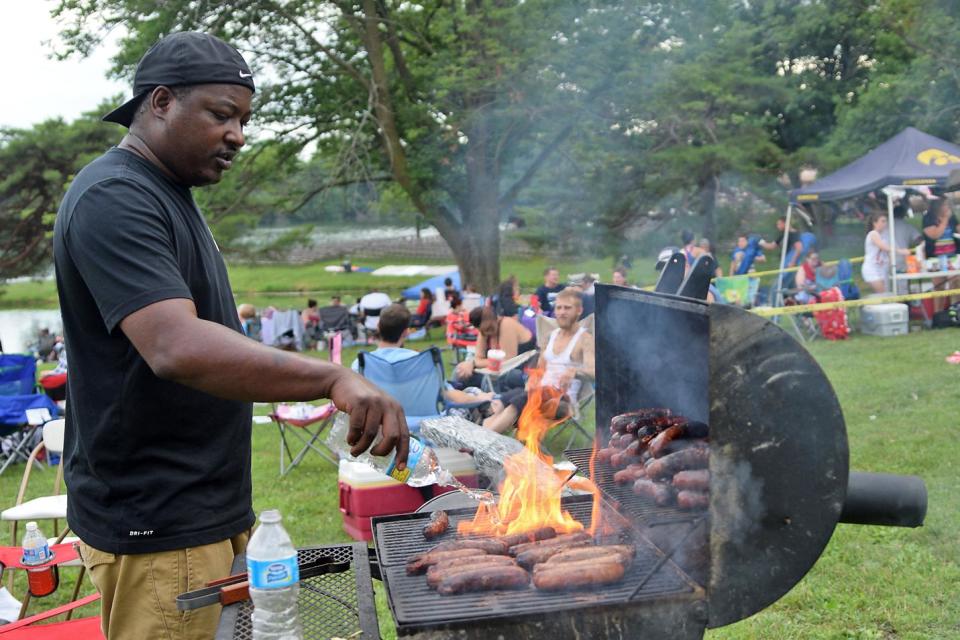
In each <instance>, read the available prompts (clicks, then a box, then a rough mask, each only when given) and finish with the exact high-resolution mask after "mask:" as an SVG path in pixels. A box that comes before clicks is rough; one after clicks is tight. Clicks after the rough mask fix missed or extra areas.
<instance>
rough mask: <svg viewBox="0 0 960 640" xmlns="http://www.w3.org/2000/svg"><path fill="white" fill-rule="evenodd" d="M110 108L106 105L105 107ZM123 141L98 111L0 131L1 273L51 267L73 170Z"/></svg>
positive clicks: (15, 273)
mask: <svg viewBox="0 0 960 640" xmlns="http://www.w3.org/2000/svg"><path fill="white" fill-rule="evenodd" d="M104 109H106V107H104ZM118 141H119V135H118V132H117V131H116V130H115V129H112V128H111V127H104V126H102V125H101V124H100V123H99V121H98V118H97V117H96V116H95V115H94V114H87V115H85V116H83V117H82V118H80V119H78V120H76V121H75V122H72V123H70V124H67V123H65V122H64V121H63V120H61V119H54V120H47V121H45V122H42V123H40V124H38V125H36V126H34V127H32V128H30V129H4V130H0V274H3V276H5V277H15V276H21V275H33V274H35V273H36V272H37V271H38V270H41V269H43V268H45V267H46V266H48V265H49V263H50V261H51V258H52V254H53V243H52V241H51V237H52V231H53V223H54V220H55V218H56V213H57V207H58V206H59V205H60V199H61V198H62V197H63V194H64V191H65V190H66V186H67V184H68V183H69V181H70V180H71V179H72V178H73V176H74V174H76V172H77V171H79V170H80V169H81V168H83V166H84V165H85V164H87V162H89V161H90V160H92V159H93V158H95V157H96V156H98V155H100V154H101V153H103V151H104V150H105V149H106V148H108V147H109V146H111V145H112V144H115V143H116V142H118Z"/></svg>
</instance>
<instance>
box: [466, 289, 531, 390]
mask: <svg viewBox="0 0 960 640" xmlns="http://www.w3.org/2000/svg"><path fill="white" fill-rule="evenodd" d="M470 324H472V325H473V326H474V327H476V328H477V330H478V331H479V335H478V336H477V347H476V349H477V351H476V356H475V357H474V358H473V359H472V360H465V361H464V362H461V363H460V364H458V365H457V367H456V369H454V371H453V375H454V379H455V380H457V381H460V382H462V383H463V384H464V385H466V386H472V387H479V386H480V385H481V383H482V381H483V376H481V375H480V374H478V373H476V369H482V368H484V367H487V366H489V364H490V361H489V360H488V359H487V351H489V350H490V349H500V350H501V351H503V352H504V353H505V354H506V355H504V359H505V360H509V359H510V358H514V357H516V356H517V355H519V354H521V353H526V352H527V351H532V350H534V349H536V348H537V340H536V338H535V337H534V335H533V332H532V331H530V330H529V329H527V328H526V327H525V326H523V325H522V324H520V322H519V321H517V319H516V318H513V317H510V316H504V317H502V318H501V317H497V314H496V312H495V311H494V310H493V307H490V306H483V307H477V308H476V309H474V310H473V311H471V312H470ZM511 373H513V372H511ZM517 375H520V373H519V372H517ZM497 382H498V386H500V388H503V385H506V386H512V387H513V386H520V387H522V386H523V380H522V379H520V378H518V377H517V376H510V375H508V376H501V377H500V379H499V380H498V381H497Z"/></svg>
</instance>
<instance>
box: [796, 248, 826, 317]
mask: <svg viewBox="0 0 960 640" xmlns="http://www.w3.org/2000/svg"><path fill="white" fill-rule="evenodd" d="M819 267H820V254H819V253H817V252H815V251H813V252H811V253H809V254H807V257H806V259H805V260H804V261H803V264H801V265H800V268H799V269H798V270H797V276H796V284H797V286H796V289H797V293H796V294H795V295H794V298H795V299H796V301H797V302H799V303H800V304H810V303H812V302H819V301H820V296H819V293H820V292H819V291H818V290H817V269H818V268H819Z"/></svg>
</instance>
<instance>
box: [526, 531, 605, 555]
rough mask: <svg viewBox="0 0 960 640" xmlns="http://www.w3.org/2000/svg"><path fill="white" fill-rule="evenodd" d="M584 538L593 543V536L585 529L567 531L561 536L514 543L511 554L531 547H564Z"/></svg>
mask: <svg viewBox="0 0 960 640" xmlns="http://www.w3.org/2000/svg"><path fill="white" fill-rule="evenodd" d="M584 540H586V541H587V542H591V543H592V542H593V538H591V537H590V534H589V533H584V532H583V531H578V532H576V533H565V534H563V535H561V536H556V537H554V538H548V539H546V540H537V541H536V542H525V543H523V544H518V545H514V546H512V547H510V555H512V556H516V555H519V554H521V553H523V552H524V551H527V550H529V549H542V548H544V547H553V546H559V547H562V546H563V545H565V544H569V543H571V542H580V541H584Z"/></svg>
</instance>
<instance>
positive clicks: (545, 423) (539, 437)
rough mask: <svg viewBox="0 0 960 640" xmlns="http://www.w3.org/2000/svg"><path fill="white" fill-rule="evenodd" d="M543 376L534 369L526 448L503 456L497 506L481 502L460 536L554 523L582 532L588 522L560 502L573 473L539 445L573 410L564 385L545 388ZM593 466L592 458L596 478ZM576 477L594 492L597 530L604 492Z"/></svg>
mask: <svg viewBox="0 0 960 640" xmlns="http://www.w3.org/2000/svg"><path fill="white" fill-rule="evenodd" d="M542 377H543V371H540V370H534V371H531V373H530V382H529V385H528V392H527V404H526V406H525V407H524V409H523V413H521V414H520V419H519V421H518V427H517V439H519V440H520V441H522V442H523V443H524V445H525V446H524V448H523V450H522V451H520V452H518V453H516V454H514V455H512V456H510V457H509V458H507V459H506V460H504V463H503V468H504V472H505V477H504V480H503V482H502V483H501V485H500V487H499V490H500V499H499V500H498V502H497V503H496V504H495V505H490V504H488V503H481V504H480V506H479V507H478V508H477V513H476V514H475V515H474V518H473V521H472V522H466V521H463V522H461V523H460V524H459V525H458V526H457V531H459V532H460V533H461V534H463V535H509V534H514V533H523V532H525V531H532V530H534V529H539V528H541V527H547V526H550V527H553V528H554V529H555V530H556V531H557V533H572V532H575V531H582V530H583V524H582V523H580V522H578V521H577V520H575V519H574V518H573V516H571V515H570V513H569V512H567V511H565V510H564V509H563V508H562V506H561V504H560V499H561V496H562V492H563V486H564V484H566V483H567V481H568V480H569V479H570V478H569V472H566V471H563V472H558V471H556V470H555V469H554V467H553V458H552V457H551V456H550V455H549V454H547V453H544V452H543V451H542V450H541V449H540V443H541V442H542V441H543V438H544V436H546V434H547V433H548V432H549V431H550V430H551V429H553V428H554V427H556V426H557V425H559V424H561V423H563V422H564V421H565V420H566V419H567V417H568V416H569V412H570V409H569V408H568V407H567V406H566V405H567V402H566V401H563V400H564V395H563V392H562V391H561V390H560V389H557V388H555V387H550V386H547V387H543V386H540V379H541V378H542ZM558 415H559V416H560V417H559V418H558V417H557V416H558ZM594 455H596V444H594ZM592 467H593V458H592V457H591V469H590V475H591V477H592V476H593V468H592ZM575 481H576V482H575V485H576V488H578V489H585V490H587V491H590V492H591V493H592V494H593V518H592V522H593V525H592V526H591V528H590V533H591V534H593V533H594V532H595V530H596V528H597V527H598V526H599V525H600V517H599V515H600V508H599V504H600V492H599V490H598V489H597V486H596V484H594V483H593V482H591V481H589V480H586V479H585V478H576V479H575ZM571 484H574V483H573V482H571Z"/></svg>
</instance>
